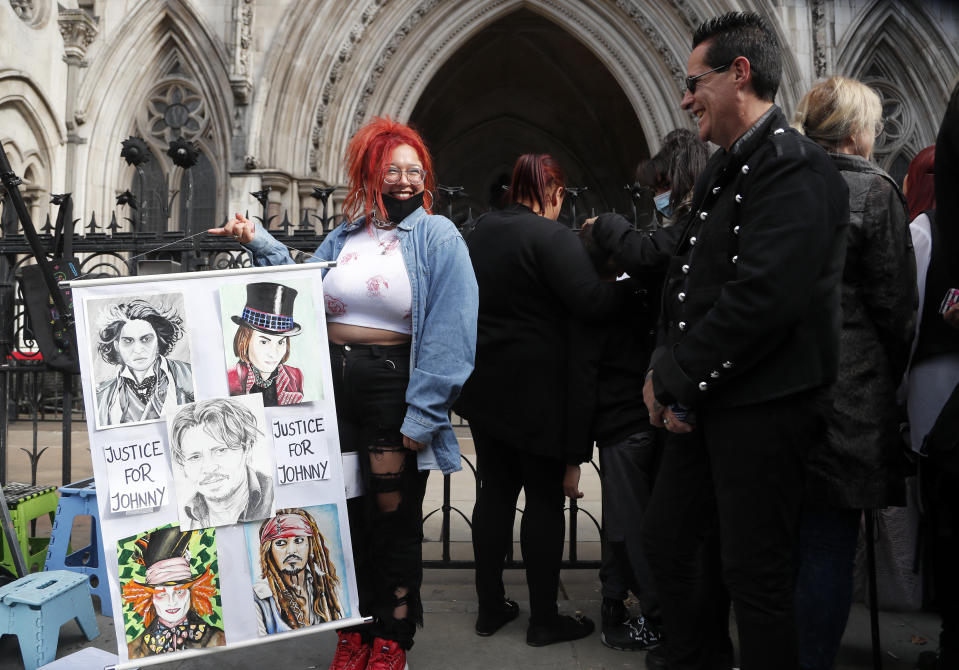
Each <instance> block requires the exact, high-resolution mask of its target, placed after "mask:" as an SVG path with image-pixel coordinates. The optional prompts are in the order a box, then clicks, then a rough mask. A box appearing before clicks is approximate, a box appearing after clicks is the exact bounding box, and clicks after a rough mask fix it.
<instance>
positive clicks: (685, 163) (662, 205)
mask: <svg viewBox="0 0 959 670" xmlns="http://www.w3.org/2000/svg"><path fill="white" fill-rule="evenodd" d="M708 159H709V148H708V147H707V146H706V143H705V142H703V141H702V140H701V139H699V137H697V136H696V133H694V132H692V131H691V130H686V129H685V128H676V129H675V130H671V131H669V132H668V133H666V137H664V138H663V145H662V147H660V149H659V151H657V152H656V153H655V154H654V155H653V157H652V158H650V159H649V160H647V161H643V162H642V163H640V165H639V168H638V169H637V170H636V181H638V182H639V183H640V184H641V185H643V186H645V187H646V188H649V189H652V191H653V194H654V195H653V202H654V203H655V205H656V210H657V211H658V212H659V213H660V214H661V215H662V216H663V225H664V226H669V225H672V224H673V223H675V222H678V221H680V220H682V218H683V217H684V216H685V215H686V214H688V213H689V205H690V201H691V200H692V197H693V186H694V185H695V183H696V177H698V176H699V173H700V172H702V171H703V168H705V167H706V161H707V160H708Z"/></svg>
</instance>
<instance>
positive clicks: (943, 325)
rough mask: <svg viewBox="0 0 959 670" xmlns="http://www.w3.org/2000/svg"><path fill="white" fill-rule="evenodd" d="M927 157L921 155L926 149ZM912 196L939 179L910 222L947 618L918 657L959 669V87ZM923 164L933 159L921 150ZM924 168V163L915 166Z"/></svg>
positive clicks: (919, 379) (916, 173)
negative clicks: (931, 648) (934, 647)
mask: <svg viewBox="0 0 959 670" xmlns="http://www.w3.org/2000/svg"><path fill="white" fill-rule="evenodd" d="M920 155H922V154H920ZM919 160H920V159H919V157H917V159H916V160H914V161H913V165H910V172H909V179H908V181H907V182H906V185H905V186H906V189H907V194H906V196H907V198H908V197H909V196H910V194H912V193H914V191H915V192H918V193H923V192H926V191H927V187H926V184H925V182H926V181H928V180H930V179H931V180H933V181H934V183H935V192H934V199H933V198H926V199H925V201H922V200H919V199H918V198H917V201H916V206H917V209H918V208H920V207H922V208H924V209H923V214H920V215H919V216H918V217H916V219H915V220H914V221H913V223H912V225H911V226H910V229H911V232H912V235H913V241H914V243H915V248H916V262H917V265H918V270H919V271H918V279H919V282H918V286H919V292H920V293H919V294H920V307H919V314H920V318H919V329H918V332H917V334H916V343H915V346H914V348H913V354H912V361H911V364H910V370H909V374H908V388H909V397H908V403H907V404H908V408H909V424H910V436H911V438H912V448H913V449H915V450H916V451H918V452H919V453H920V454H922V455H923V456H925V457H926V458H923V459H922V460H921V461H920V470H919V477H920V481H921V482H922V486H921V489H922V493H923V501H924V509H925V514H926V527H927V528H928V529H929V530H928V539H929V540H930V542H931V544H930V548H931V551H930V552H929V553H930V555H931V563H932V575H933V579H934V583H935V606H936V608H937V609H938V611H939V614H940V616H941V617H942V630H941V632H940V634H939V649H938V652H927V653H924V654H921V655H920V663H919V666H918V667H920V668H923V670H946V669H947V668H948V669H951V668H956V667H959V570H957V569H956V566H957V565H959V447H957V439H956V436H957V435H959V303H954V304H952V305H951V306H950V302H951V300H955V298H956V289H959V271H957V270H956V267H957V263H956V258H959V236H957V234H956V231H957V230H959V196H957V193H956V190H957V189H956V183H957V180H959V85H957V86H956V87H955V88H954V89H953V91H952V95H951V97H950V98H949V104H948V105H947V107H946V114H945V116H944V117H943V120H942V125H941V126H940V128H939V135H938V137H937V138H936V146H935V154H934V158H933V161H934V167H933V174H929V171H928V169H916V170H913V167H914V165H915V164H916V163H917V161H919ZM922 160H923V162H924V163H925V162H927V161H928V160H929V157H928V155H927V156H923V159H922ZM916 167H919V166H916Z"/></svg>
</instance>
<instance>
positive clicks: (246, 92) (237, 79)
mask: <svg viewBox="0 0 959 670" xmlns="http://www.w3.org/2000/svg"><path fill="white" fill-rule="evenodd" d="M253 8H254V4H253V0H233V17H232V22H233V24H232V25H233V35H232V39H231V41H230V56H231V57H232V62H231V64H230V86H231V88H232V89H233V97H234V98H235V99H236V101H237V103H239V104H241V105H245V104H247V102H249V100H250V94H251V93H252V92H253V62H252V60H253V56H252V52H253V50H252V46H253Z"/></svg>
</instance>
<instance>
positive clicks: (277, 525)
mask: <svg viewBox="0 0 959 670" xmlns="http://www.w3.org/2000/svg"><path fill="white" fill-rule="evenodd" d="M259 577H260V579H258V580H257V581H255V582H253V599H254V602H255V603H256V613H257V632H258V633H259V634H260V635H273V634H274V633H283V632H286V631H290V630H296V629H298V628H304V627H306V626H312V625H314V624H318V623H325V622H327V621H335V620H336V619H341V618H343V608H342V606H341V605H340V594H339V591H340V578H339V576H338V575H337V574H336V565H335V564H334V563H333V560H332V559H331V558H330V550H329V548H328V547H327V546H326V538H325V537H323V533H321V532H320V529H319V528H317V526H316V521H314V520H313V516H312V515H311V514H310V513H309V512H307V511H306V510H305V509H299V508H289V509H279V510H277V511H276V516H274V517H271V518H269V519H267V520H266V521H264V522H263V523H262V524H261V525H260V574H259ZM364 670H365V668H364Z"/></svg>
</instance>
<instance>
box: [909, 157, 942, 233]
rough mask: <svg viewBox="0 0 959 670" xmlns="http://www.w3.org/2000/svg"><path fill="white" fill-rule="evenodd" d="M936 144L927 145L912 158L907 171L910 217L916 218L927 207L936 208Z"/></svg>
mask: <svg viewBox="0 0 959 670" xmlns="http://www.w3.org/2000/svg"><path fill="white" fill-rule="evenodd" d="M935 163H936V147H935V145H932V146H929V147H926V148H925V149H923V150H922V151H920V152H919V153H918V154H916V157H915V158H913V159H912V162H911V163H910V164H909V172H907V173H906V190H907V191H908V193H906V205H908V207H909V219H910V220H912V219H915V218H916V217H917V216H919V215H920V214H922V213H923V212H925V211H926V210H927V209H935V208H936V171H935V169H934V166H935Z"/></svg>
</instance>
